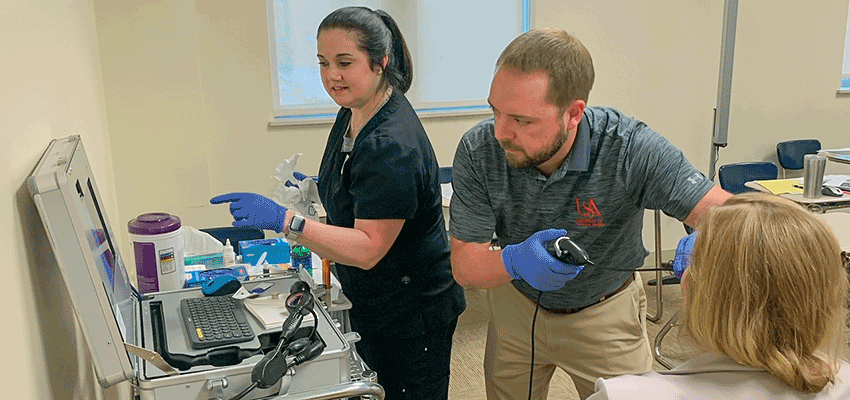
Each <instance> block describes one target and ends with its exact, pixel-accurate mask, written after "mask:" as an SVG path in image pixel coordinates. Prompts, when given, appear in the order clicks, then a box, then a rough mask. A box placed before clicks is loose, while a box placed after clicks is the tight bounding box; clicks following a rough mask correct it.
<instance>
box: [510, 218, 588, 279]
mask: <svg viewBox="0 0 850 400" xmlns="http://www.w3.org/2000/svg"><path fill="white" fill-rule="evenodd" d="M561 236H567V231H565V230H563V229H546V230H542V231H539V232H535V233H534V234H533V235H531V236H530V237H529V238H528V239H525V241H524V242H522V243H517V244H509V245H507V246H505V247H503V248H502V262H503V263H504V264H505V270H506V271H508V275H510V276H511V277H512V278H514V279H522V280H524V281H526V282H527V283H528V284H529V285H531V287H533V288H535V289H537V290H556V289H560V288H562V287H564V285H566V284H567V282H569V281H571V280H572V279H573V278H575V277H576V275H578V273H579V272H580V271H581V270H582V268H584V266H578V265H572V264H566V263H563V262H561V261H560V260H558V259H557V258H555V257H554V256H552V255H551V254H549V252H548V251H547V250H546V243H548V242H551V241H553V240H555V239H557V238H559V237H561Z"/></svg>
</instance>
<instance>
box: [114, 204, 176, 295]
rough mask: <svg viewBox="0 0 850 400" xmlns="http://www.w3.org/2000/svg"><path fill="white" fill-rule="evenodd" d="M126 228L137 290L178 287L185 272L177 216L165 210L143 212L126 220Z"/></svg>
mask: <svg viewBox="0 0 850 400" xmlns="http://www.w3.org/2000/svg"><path fill="white" fill-rule="evenodd" d="M127 228H128V229H129V232H130V241H131V242H132V244H133V254H134V256H135V264H136V277H137V278H138V285H139V291H140V292H142V293H150V292H161V291H166V290H177V289H182V288H183V285H184V284H185V283H186V275H185V273H184V263H183V249H184V247H185V245H184V241H183V229H182V226H181V225H180V218H178V217H177V216H175V215H171V214H168V213H147V214H142V215H139V216H138V217H136V218H134V219H132V220H130V222H128V223H127Z"/></svg>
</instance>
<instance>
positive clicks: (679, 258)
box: [673, 231, 699, 280]
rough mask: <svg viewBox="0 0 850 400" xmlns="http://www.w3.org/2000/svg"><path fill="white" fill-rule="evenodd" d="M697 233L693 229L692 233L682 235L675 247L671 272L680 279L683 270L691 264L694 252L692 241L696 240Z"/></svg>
mask: <svg viewBox="0 0 850 400" xmlns="http://www.w3.org/2000/svg"><path fill="white" fill-rule="evenodd" d="M698 233H699V232H697V231H694V233H691V234H690V235H688V236H685V237H683V238H682V239H681V240H679V245H678V246H677V247H676V256H675V257H674V258H673V273H674V274H675V275H676V277H677V278H679V279H680V280H681V279H682V275H683V274H684V273H685V270H686V269H687V268H688V267H689V266H690V265H691V255H692V254H693V252H694V243H696V241H697V234H698Z"/></svg>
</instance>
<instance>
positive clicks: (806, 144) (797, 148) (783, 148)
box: [776, 139, 820, 170]
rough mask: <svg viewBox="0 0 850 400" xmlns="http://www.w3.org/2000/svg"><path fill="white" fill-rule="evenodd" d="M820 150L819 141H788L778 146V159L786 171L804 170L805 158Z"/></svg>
mask: <svg viewBox="0 0 850 400" xmlns="http://www.w3.org/2000/svg"><path fill="white" fill-rule="evenodd" d="M818 150H820V141H819V140H817V139H800V140H788V141H785V142H779V143H777V144H776V158H777V159H779V165H781V166H782V168H785V169H795V170H796V169H803V156H805V155H806V154H815V153H817V152H818Z"/></svg>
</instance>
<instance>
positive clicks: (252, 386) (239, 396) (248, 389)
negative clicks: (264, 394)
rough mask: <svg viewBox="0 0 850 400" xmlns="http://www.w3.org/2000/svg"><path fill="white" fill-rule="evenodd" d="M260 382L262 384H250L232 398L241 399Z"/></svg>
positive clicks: (231, 399) (234, 399)
mask: <svg viewBox="0 0 850 400" xmlns="http://www.w3.org/2000/svg"><path fill="white" fill-rule="evenodd" d="M259 384H260V382H254V383H252V384H251V386H248V387H247V388H246V389H245V390H243V391H242V392H241V393H239V394H237V395H236V396H233V397H231V398H230V400H239V399H241V398H243V397H245V395H247V394H248V393H249V392H251V391H252V390H254V389H255V388H256V387H257V385H259Z"/></svg>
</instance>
